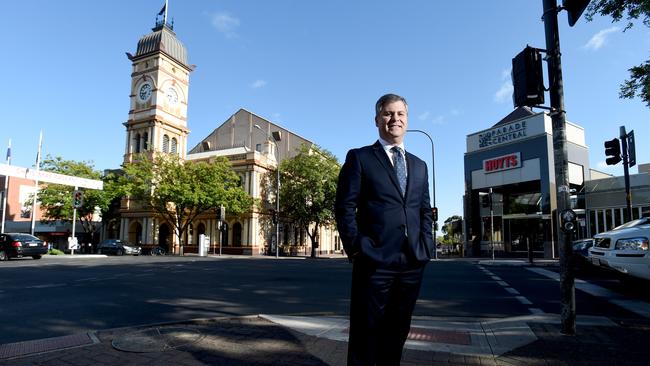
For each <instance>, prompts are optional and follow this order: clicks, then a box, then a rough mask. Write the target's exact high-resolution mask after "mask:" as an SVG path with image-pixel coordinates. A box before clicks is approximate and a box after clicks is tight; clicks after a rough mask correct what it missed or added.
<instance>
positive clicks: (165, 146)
mask: <svg viewBox="0 0 650 366" xmlns="http://www.w3.org/2000/svg"><path fill="white" fill-rule="evenodd" d="M162 151H163V152H166V153H167V152H169V136H167V135H164V136H163V146H162Z"/></svg>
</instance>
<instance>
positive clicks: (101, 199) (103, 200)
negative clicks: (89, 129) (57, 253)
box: [38, 155, 119, 234]
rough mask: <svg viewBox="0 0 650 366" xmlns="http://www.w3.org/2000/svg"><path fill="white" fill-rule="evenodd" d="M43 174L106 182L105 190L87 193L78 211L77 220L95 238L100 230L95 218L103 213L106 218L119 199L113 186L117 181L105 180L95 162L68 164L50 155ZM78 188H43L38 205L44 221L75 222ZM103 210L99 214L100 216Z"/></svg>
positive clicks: (85, 191)
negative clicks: (74, 203)
mask: <svg viewBox="0 0 650 366" xmlns="http://www.w3.org/2000/svg"><path fill="white" fill-rule="evenodd" d="M40 169H41V170H44V171H48V172H54V173H59V174H65V175H71V176H75V177H79V178H88V179H96V180H103V181H104V190H96V189H84V190H83V204H82V206H81V207H79V208H78V209H77V219H78V220H79V223H80V224H81V226H82V227H83V230H84V232H85V233H88V234H91V233H93V232H95V231H97V230H99V226H100V225H99V224H98V221H99V220H97V221H93V215H94V214H95V213H99V214H100V215H101V216H102V217H103V216H104V214H106V213H107V211H108V209H109V205H110V203H111V201H112V200H113V199H114V198H116V197H118V196H119V190H117V187H116V186H115V184H114V183H113V177H111V176H102V173H101V172H100V171H98V170H95V169H94V167H93V165H92V163H91V162H86V161H73V160H64V159H63V158H61V157H59V156H57V157H54V158H53V157H52V156H50V155H48V156H47V157H46V158H45V160H43V161H42V162H41V166H40ZM73 192H74V187H72V186H68V185H62V184H51V183H48V184H47V185H43V187H42V188H41V189H40V190H39V192H38V201H39V202H40V206H41V209H42V210H44V214H43V219H44V220H43V221H46V222H50V223H54V222H57V221H62V222H71V221H72V217H73V210H74V208H73V206H72V195H73ZM97 210H99V212H96V211H97Z"/></svg>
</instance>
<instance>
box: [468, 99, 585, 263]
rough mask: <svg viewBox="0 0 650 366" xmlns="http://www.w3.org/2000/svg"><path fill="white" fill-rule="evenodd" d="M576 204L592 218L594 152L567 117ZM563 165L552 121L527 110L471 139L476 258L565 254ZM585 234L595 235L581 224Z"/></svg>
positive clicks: (471, 236)
mask: <svg viewBox="0 0 650 366" xmlns="http://www.w3.org/2000/svg"><path fill="white" fill-rule="evenodd" d="M566 137H567V151H568V159H569V183H570V190H571V192H572V193H571V194H572V208H573V209H574V210H576V212H578V214H579V218H580V219H582V220H584V216H585V210H584V208H585V207H584V199H582V200H581V199H577V197H578V195H577V193H578V192H581V191H583V188H584V183H585V181H587V180H589V174H590V169H589V156H588V154H589V151H588V148H587V146H586V145H585V137H584V129H583V128H582V127H580V126H577V125H575V124H573V123H570V122H567V128H566ZM555 192H556V190H555V168H554V157H553V133H552V125H551V118H550V117H549V116H548V114H547V113H534V112H532V111H531V110H530V109H528V108H525V107H522V108H518V109H516V110H514V111H513V112H512V113H510V114H509V115H508V116H506V117H505V118H504V119H503V120H501V121H499V122H498V123H496V124H495V125H494V126H492V127H491V128H489V129H486V130H483V131H479V132H476V133H473V134H470V135H468V136H467V152H466V153H465V196H464V216H465V218H466V223H465V237H466V238H467V242H466V243H465V249H466V252H467V253H468V254H469V255H474V256H479V255H480V256H491V255H492V252H493V251H494V252H495V253H496V255H497V256H515V257H519V256H521V257H525V256H526V255H527V251H528V248H529V247H531V248H532V250H533V252H534V253H535V255H536V256H540V257H542V256H543V257H545V258H552V257H557V255H558V251H557V229H555V219H554V214H555V211H556V207H557V203H556V194H555ZM576 234H577V236H578V237H584V236H586V235H587V233H586V227H585V226H581V227H580V228H579V230H578V232H577V233H576Z"/></svg>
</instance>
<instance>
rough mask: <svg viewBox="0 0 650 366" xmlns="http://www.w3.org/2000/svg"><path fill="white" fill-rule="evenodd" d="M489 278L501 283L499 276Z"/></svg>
mask: <svg viewBox="0 0 650 366" xmlns="http://www.w3.org/2000/svg"><path fill="white" fill-rule="evenodd" d="M490 277H492V279H493V280H495V281H502V280H501V277H499V276H490Z"/></svg>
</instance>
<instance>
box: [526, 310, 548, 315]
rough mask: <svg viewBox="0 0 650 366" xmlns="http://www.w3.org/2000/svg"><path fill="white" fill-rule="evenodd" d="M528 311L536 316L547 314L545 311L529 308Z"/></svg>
mask: <svg viewBox="0 0 650 366" xmlns="http://www.w3.org/2000/svg"><path fill="white" fill-rule="evenodd" d="M528 311H530V313H531V314H535V315H541V314H546V313H545V312H544V310H542V309H539V308H528Z"/></svg>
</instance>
